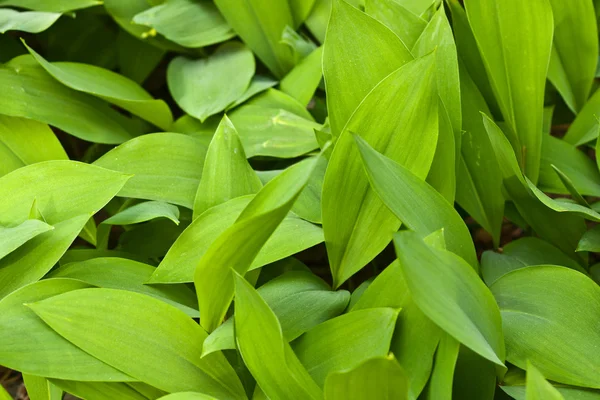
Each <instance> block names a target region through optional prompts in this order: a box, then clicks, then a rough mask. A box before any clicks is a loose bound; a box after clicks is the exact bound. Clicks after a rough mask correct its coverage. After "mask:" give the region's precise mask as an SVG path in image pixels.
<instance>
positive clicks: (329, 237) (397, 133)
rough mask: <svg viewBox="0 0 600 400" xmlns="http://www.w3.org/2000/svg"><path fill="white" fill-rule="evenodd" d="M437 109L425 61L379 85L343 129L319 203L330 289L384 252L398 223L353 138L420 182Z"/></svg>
mask: <svg viewBox="0 0 600 400" xmlns="http://www.w3.org/2000/svg"><path fill="white" fill-rule="evenodd" d="M437 106H438V98H437V95H436V93H435V68H434V57H433V56H428V57H425V58H422V59H419V60H416V61H414V62H411V63H409V64H406V65H405V66H403V67H401V68H399V69H397V70H396V71H395V72H394V73H392V74H390V75H389V76H387V77H386V78H385V79H384V80H383V81H381V83H379V84H378V85H377V86H376V87H375V88H374V89H373V91H371V93H369V95H368V96H367V98H365V100H363V102H362V103H361V105H360V106H359V107H358V109H357V110H356V111H355V112H354V114H353V115H352V117H351V119H350V121H348V124H347V125H346V127H345V128H344V132H343V133H342V135H341V136H340V138H339V139H338V141H337V143H336V145H335V148H334V150H333V152H332V154H331V158H330V160H329V165H328V167H327V171H326V173H325V180H324V182H323V199H322V211H323V230H324V233H325V242H326V244H327V253H328V257H329V263H330V268H331V271H332V275H333V278H334V279H333V280H334V286H335V287H337V286H339V285H341V284H342V283H343V282H344V281H346V280H347V279H348V278H349V277H350V276H352V275H353V274H354V273H356V272H357V271H359V270H360V269H361V268H362V267H363V266H364V265H365V264H367V263H368V262H369V261H371V260H372V259H373V258H374V257H375V256H376V255H377V254H378V253H379V252H381V251H382V250H383V249H384V248H385V246H387V244H388V243H389V242H390V240H391V238H392V235H393V234H394V232H396V231H397V230H398V228H399V227H400V221H399V220H398V218H397V217H396V216H394V214H393V213H392V212H391V211H390V210H389V209H388V208H387V207H386V206H385V204H384V203H383V202H382V201H381V199H380V198H379V197H378V196H377V194H376V193H375V191H374V190H372V189H371V187H370V186H369V180H368V178H367V174H366V173H365V171H364V170H363V166H362V162H361V160H360V152H359V151H358V148H357V147H356V145H355V143H354V139H353V137H352V134H353V133H356V134H358V135H360V136H361V137H362V138H363V139H364V140H365V141H366V142H368V143H369V144H370V145H371V146H373V147H374V148H375V149H376V150H377V151H379V152H381V153H382V154H384V155H386V156H388V157H390V158H391V159H393V160H394V161H396V162H399V163H400V164H402V165H404V166H405V167H406V168H407V169H409V170H410V171H412V172H413V173H415V174H416V175H417V176H418V177H419V178H424V177H425V176H426V175H427V172H428V171H429V167H430V166H431V162H432V159H433V155H434V152H435V143H436V142H437V130H438V129H437V128H438V126H437V122H438V118H437ZM417 110H418V111H417ZM414 132H420V134H419V136H418V137H415V135H414ZM342 177H343V179H342Z"/></svg>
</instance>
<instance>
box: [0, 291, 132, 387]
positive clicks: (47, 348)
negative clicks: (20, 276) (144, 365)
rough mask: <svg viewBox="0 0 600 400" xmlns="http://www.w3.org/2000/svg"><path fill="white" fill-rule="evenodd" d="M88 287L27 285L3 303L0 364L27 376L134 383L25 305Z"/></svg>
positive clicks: (1, 309)
mask: <svg viewBox="0 0 600 400" xmlns="http://www.w3.org/2000/svg"><path fill="white" fill-rule="evenodd" d="M88 286H89V285H88V284H86V283H84V282H81V281H75V280H72V279H47V280H43V281H40V282H36V283H33V284H30V285H27V286H25V287H23V288H21V289H19V290H17V291H15V292H13V293H11V294H10V295H9V296H7V297H5V298H3V299H2V300H0V311H1V312H0V327H1V328H2V329H0V340H1V341H2V347H0V363H2V365H3V366H6V367H8V368H13V369H16V370H19V371H22V372H23V373H25V374H31V375H37V376H45V377H50V378H58V379H72V380H83V381H114V382H123V381H131V380H133V378H131V377H129V376H128V375H126V374H124V373H123V372H121V371H118V370H116V369H114V368H113V367H111V366H109V365H107V364H104V363H103V362H101V361H100V360H98V359H96V358H94V357H93V356H91V355H90V354H88V353H86V352H84V351H83V350H81V349H80V348H79V347H76V346H75V345H73V344H71V343H70V342H69V341H67V340H66V339H64V338H63V337H62V336H60V335H59V334H57V333H56V332H54V331H53V330H52V329H50V328H49V327H48V325H46V324H45V323H44V322H43V321H42V320H41V319H39V318H38V317H37V316H36V315H35V314H34V313H33V312H32V311H31V310H30V309H29V308H27V307H25V306H24V305H23V304H24V303H31V302H35V301H39V300H43V299H46V298H49V297H53V296H56V295H58V294H61V293H66V292H68V291H71V290H77V289H82V288H86V287H88ZM88 328H89V327H88ZM86 332H89V329H86ZM65 360H69V362H68V363H66V362H65Z"/></svg>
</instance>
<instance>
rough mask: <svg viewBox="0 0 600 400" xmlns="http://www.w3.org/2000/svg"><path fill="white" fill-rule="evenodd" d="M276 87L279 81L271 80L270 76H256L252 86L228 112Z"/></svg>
mask: <svg viewBox="0 0 600 400" xmlns="http://www.w3.org/2000/svg"><path fill="white" fill-rule="evenodd" d="M275 85H277V81H276V80H274V79H272V78H269V77H268V76H262V75H254V77H252V80H251V81H250V86H248V89H246V91H245V92H244V94H243V95H242V96H241V97H240V98H238V99H237V100H236V101H234V102H233V103H231V104H230V105H229V106H228V107H227V109H226V110H231V109H232V108H235V107H237V106H239V105H240V104H242V103H245V102H246V100H248V99H250V98H252V97H253V96H255V95H257V94H259V93H260V92H263V91H265V90H267V89H269V88H272V87H273V86H275Z"/></svg>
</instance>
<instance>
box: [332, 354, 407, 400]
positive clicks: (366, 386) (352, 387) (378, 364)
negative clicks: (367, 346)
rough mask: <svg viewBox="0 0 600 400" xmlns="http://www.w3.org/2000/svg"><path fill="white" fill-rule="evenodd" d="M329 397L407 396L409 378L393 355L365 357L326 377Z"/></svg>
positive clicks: (385, 398)
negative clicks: (351, 365)
mask: <svg viewBox="0 0 600 400" xmlns="http://www.w3.org/2000/svg"><path fill="white" fill-rule="evenodd" d="M325 399H327V400H369V399H381V400H392V399H393V400H407V399H408V379H407V377H406V375H405V372H404V371H403V369H402V367H401V366H400V364H398V362H397V361H396V360H395V359H394V357H393V356H392V355H390V356H387V357H376V358H372V359H370V360H367V361H365V362H364V363H362V364H360V365H359V366H357V367H355V368H354V369H352V370H350V371H344V372H334V373H332V374H331V375H329V376H328V377H327V380H326V381H325Z"/></svg>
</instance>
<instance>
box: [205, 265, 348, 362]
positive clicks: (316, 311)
mask: <svg viewBox="0 0 600 400" xmlns="http://www.w3.org/2000/svg"><path fill="white" fill-rule="evenodd" d="M257 292H258V293H259V294H260V295H261V297H262V298H263V299H264V300H265V302H266V303H267V305H268V306H269V308H270V309H271V310H272V311H273V313H274V314H275V315H276V316H277V319H278V321H279V324H280V325H281V331H282V334H283V337H284V338H285V339H286V340H287V341H292V340H294V339H296V338H297V337H298V336H300V335H301V334H303V333H304V332H306V331H308V330H310V329H311V328H313V327H315V326H316V325H318V324H320V323H323V322H325V321H327V320H329V319H331V318H334V317H337V316H338V315H340V314H341V313H342V312H343V311H344V309H345V308H346V306H347V305H348V301H349V300H350V293H348V292H347V291H345V290H340V291H337V292H334V291H331V288H330V287H329V286H328V285H327V284H326V283H325V282H323V281H322V280H321V279H320V278H318V277H317V276H315V275H314V274H312V273H311V272H307V271H290V272H287V273H284V274H283V275H281V276H279V277H277V278H275V279H273V280H271V281H269V282H267V283H266V284H264V285H263V286H261V287H259V288H258V289H257ZM234 348H235V335H234V331H233V320H232V319H229V320H227V321H226V322H225V323H224V324H223V325H221V326H220V327H219V328H217V329H216V330H215V331H214V332H213V333H211V334H210V335H209V336H208V338H207V339H206V340H205V341H204V347H203V349H202V352H203V355H206V354H208V353H211V352H213V351H216V350H224V349H234Z"/></svg>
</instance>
